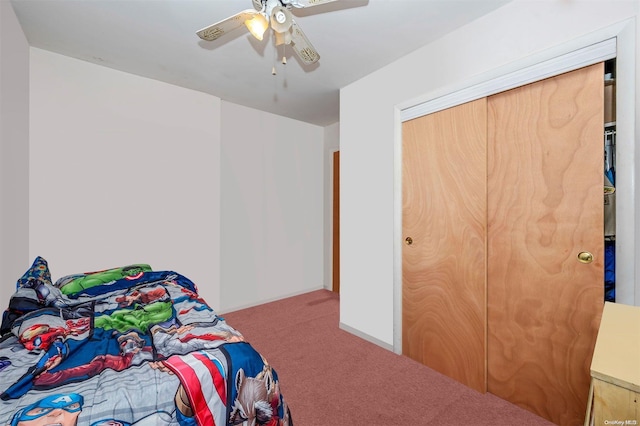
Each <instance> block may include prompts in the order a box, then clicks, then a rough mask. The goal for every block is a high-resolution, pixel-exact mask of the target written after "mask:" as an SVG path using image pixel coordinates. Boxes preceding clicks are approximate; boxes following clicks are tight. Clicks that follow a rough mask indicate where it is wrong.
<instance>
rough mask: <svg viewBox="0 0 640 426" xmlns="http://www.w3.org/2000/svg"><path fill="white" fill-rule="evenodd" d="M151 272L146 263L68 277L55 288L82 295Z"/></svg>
mask: <svg viewBox="0 0 640 426" xmlns="http://www.w3.org/2000/svg"><path fill="white" fill-rule="evenodd" d="M151 271H152V269H151V266H149V265H147V264H146V263H139V264H134V265H128V266H122V267H118V268H112V269H105V270H102V271H95V272H84V273H81V274H73V275H67V276H65V277H62V278H60V279H59V280H57V281H56V283H55V284H54V286H55V287H58V288H59V289H60V291H61V292H62V293H63V294H66V295H72V294H77V293H80V292H82V291H83V290H86V289H89V288H92V287H96V286H99V285H102V284H108V283H112V282H114V281H117V280H120V279H123V278H124V279H127V280H134V279H137V278H140V277H141V276H142V274H143V273H145V272H151Z"/></svg>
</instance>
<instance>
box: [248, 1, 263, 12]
mask: <svg viewBox="0 0 640 426" xmlns="http://www.w3.org/2000/svg"><path fill="white" fill-rule="evenodd" d="M251 1H252V2H253V8H254V9H255V10H262V0H251Z"/></svg>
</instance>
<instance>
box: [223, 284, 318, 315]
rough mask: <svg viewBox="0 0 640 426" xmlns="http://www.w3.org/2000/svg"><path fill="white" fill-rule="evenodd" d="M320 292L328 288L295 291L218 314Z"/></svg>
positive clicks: (228, 309) (226, 309)
mask: <svg viewBox="0 0 640 426" xmlns="http://www.w3.org/2000/svg"><path fill="white" fill-rule="evenodd" d="M318 290H326V288H325V287H324V286H319V287H313V288H308V289H304V290H300V291H294V292H292V293H287V294H283V295H281V296H276V297H271V298H267V299H261V300H258V301H256V302H255V303H248V304H246V305H238V306H233V307H230V308H225V309H219V310H216V313H217V314H220V315H224V314H228V313H229V312H235V311H240V310H242V309H248V308H253V307H255V306H259V305H264V304H265V303H271V302H277V301H278V300H282V299H287V298H289V297H294V296H299V295H301V294H305V293H311V292H312V291H318Z"/></svg>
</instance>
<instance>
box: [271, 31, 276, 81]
mask: <svg viewBox="0 0 640 426" xmlns="http://www.w3.org/2000/svg"><path fill="white" fill-rule="evenodd" d="M273 53H274V55H273V67H271V75H276V60H277V59H278V46H277V45H276V44H275V40H274V48H273Z"/></svg>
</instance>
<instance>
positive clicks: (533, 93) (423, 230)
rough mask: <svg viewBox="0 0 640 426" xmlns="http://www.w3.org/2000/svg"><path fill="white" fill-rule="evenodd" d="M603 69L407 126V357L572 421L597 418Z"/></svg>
mask: <svg viewBox="0 0 640 426" xmlns="http://www.w3.org/2000/svg"><path fill="white" fill-rule="evenodd" d="M603 76H604V70H603V64H602V63H600V64H596V65H592V66H589V67H586V68H582V69H579V70H576V71H572V72H570V73H566V74H562V75H559V76H556V77H553V78H549V79H546V80H543V81H539V82H536V83H533V84H529V85H526V86H523V87H519V88H516V89H513V90H509V91H507V92H503V93H499V94H497V95H492V96H489V97H488V98H483V99H480V100H477V101H473V102H469V103H467V104H464V105H460V106H457V107H454V108H449V109H447V110H444V111H440V112H436V113H433V114H429V115H427V116H423V117H420V118H416V119H414V120H411V121H407V122H405V123H404V124H403V127H402V132H403V154H402V157H403V171H402V179H403V180H402V197H403V199H402V203H403V216H402V221H403V238H404V239H405V244H404V246H403V251H402V262H403V263H402V274H403V277H402V286H403V287H402V351H403V354H404V355H407V356H409V357H411V358H413V359H415V360H417V361H419V362H421V363H423V364H425V365H427V366H429V367H431V368H433V369H435V370H437V371H439V372H441V373H443V374H445V375H447V376H449V377H451V378H453V379H456V380H458V381H460V382H462V383H464V384H466V385H467V386H469V387H471V388H473V389H476V390H478V391H481V392H484V391H486V390H488V391H489V392H491V393H493V394H495V395H497V396H499V397H501V398H503V399H506V400H508V401H510V402H512V403H514V404H517V405H519V406H520V407H523V408H525V409H528V410H530V411H532V412H534V413H536V414H538V415H540V416H541V417H544V418H547V419H549V420H551V421H552V422H554V423H556V424H559V425H577V424H582V423H583V421H584V416H585V413H586V408H587V399H588V394H589V380H590V372H589V368H590V362H591V357H592V355H593V348H594V345H595V338H596V334H597V329H598V325H599V323H600V317H601V315H602V309H603V305H604V229H603V227H604V215H603V202H604V193H603V173H604V168H603V167H604V166H603V147H604V145H603V137H604V133H603V126H604V115H603V114H604V112H603V109H604V108H603V106H604V83H603ZM579 253H582V254H587V256H586V257H585V256H579ZM588 255H590V256H591V257H592V261H590V262H589V261H587V262H585V263H583V262H581V261H580V260H585V259H586V258H588Z"/></svg>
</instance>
